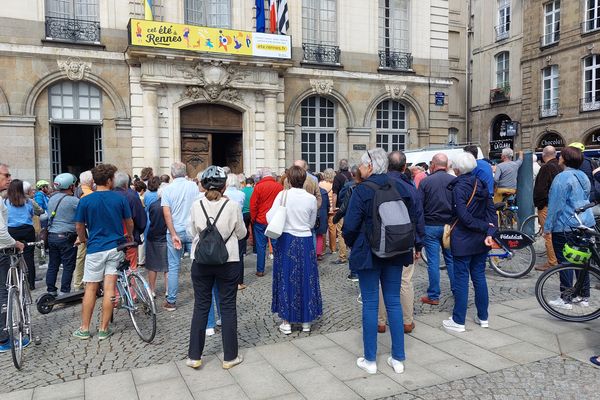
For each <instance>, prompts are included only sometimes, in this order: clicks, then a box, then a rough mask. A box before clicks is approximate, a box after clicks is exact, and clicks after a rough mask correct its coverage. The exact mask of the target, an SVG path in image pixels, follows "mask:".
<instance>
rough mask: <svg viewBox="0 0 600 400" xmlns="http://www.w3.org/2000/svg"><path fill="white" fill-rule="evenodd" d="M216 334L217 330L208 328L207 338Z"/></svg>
mask: <svg viewBox="0 0 600 400" xmlns="http://www.w3.org/2000/svg"><path fill="white" fill-rule="evenodd" d="M214 334H215V328H208V329H207V330H206V336H212V335H214Z"/></svg>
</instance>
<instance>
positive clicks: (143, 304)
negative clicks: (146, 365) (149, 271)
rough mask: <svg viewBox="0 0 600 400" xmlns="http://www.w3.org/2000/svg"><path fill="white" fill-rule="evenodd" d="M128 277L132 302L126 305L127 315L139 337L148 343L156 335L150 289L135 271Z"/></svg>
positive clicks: (154, 310) (154, 313)
mask: <svg viewBox="0 0 600 400" xmlns="http://www.w3.org/2000/svg"><path fill="white" fill-rule="evenodd" d="M128 279H129V289H130V290H131V297H132V299H133V304H130V305H129V307H128V310H129V317H130V318H131V322H133V326H134V328H135V331H136V332H137V333H138V335H139V336H140V338H141V339H142V340H143V341H144V342H148V343H150V342H151V341H152V340H153V339H154V336H155V335H156V306H155V305H154V298H153V297H152V291H151V290H150V286H149V285H148V283H147V282H146V280H145V279H144V278H143V277H142V276H141V275H139V274H138V273H137V272H132V273H131V274H130V275H129V277H128Z"/></svg>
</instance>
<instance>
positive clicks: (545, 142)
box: [538, 132, 565, 148]
mask: <svg viewBox="0 0 600 400" xmlns="http://www.w3.org/2000/svg"><path fill="white" fill-rule="evenodd" d="M546 146H554V147H565V141H564V140H563V138H562V137H561V136H560V135H559V134H558V133H556V132H548V133H546V134H545V135H544V136H542V138H541V139H540V144H539V146H538V147H539V148H544V147H546Z"/></svg>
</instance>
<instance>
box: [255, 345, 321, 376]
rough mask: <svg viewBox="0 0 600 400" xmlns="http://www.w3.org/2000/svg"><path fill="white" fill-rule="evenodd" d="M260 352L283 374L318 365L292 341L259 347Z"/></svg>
mask: <svg viewBox="0 0 600 400" xmlns="http://www.w3.org/2000/svg"><path fill="white" fill-rule="evenodd" d="M258 352H259V353H260V354H261V355H262V356H263V357H264V359H265V360H267V361H268V362H269V364H271V365H272V366H273V367H275V369H276V370H277V371H279V372H280V373H282V374H286V373H288V372H293V371H298V370H302V369H308V368H314V367H318V365H317V363H316V362H315V361H314V360H313V359H312V358H310V357H309V356H308V355H306V353H304V352H303V351H302V350H300V349H299V348H298V347H296V346H294V345H293V344H291V343H278V344H273V345H270V346H268V347H259V348H258Z"/></svg>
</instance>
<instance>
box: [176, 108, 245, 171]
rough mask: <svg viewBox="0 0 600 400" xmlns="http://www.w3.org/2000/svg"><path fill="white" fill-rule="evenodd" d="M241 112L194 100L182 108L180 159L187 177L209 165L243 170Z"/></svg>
mask: <svg viewBox="0 0 600 400" xmlns="http://www.w3.org/2000/svg"><path fill="white" fill-rule="evenodd" d="M242 132H243V130H242V113H241V112H239V111H237V110H234V109H232V108H229V107H226V106H222V105H219V104H195V105H192V106H189V107H185V108H183V109H181V160H182V161H183V162H184V163H185V164H186V166H187V174H188V176H189V177H196V175H198V173H199V172H202V171H203V170H204V169H205V168H206V167H208V166H209V165H218V166H228V167H229V168H231V171H232V172H234V173H241V172H243V170H244V164H243V152H242V150H243V144H242V138H243V134H242Z"/></svg>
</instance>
